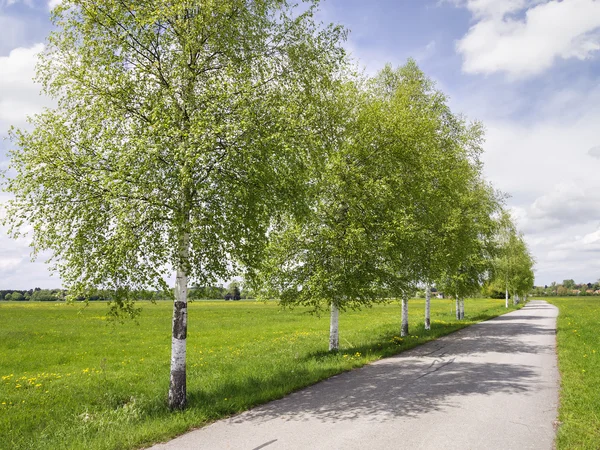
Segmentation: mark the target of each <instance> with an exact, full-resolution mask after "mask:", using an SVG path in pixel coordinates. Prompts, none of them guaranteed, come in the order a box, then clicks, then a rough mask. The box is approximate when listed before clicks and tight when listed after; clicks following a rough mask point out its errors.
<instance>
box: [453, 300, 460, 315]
mask: <svg viewBox="0 0 600 450" xmlns="http://www.w3.org/2000/svg"><path fill="white" fill-rule="evenodd" d="M454 303H455V304H454V309H455V312H456V320H460V303H459V300H458V295H455V296H454Z"/></svg>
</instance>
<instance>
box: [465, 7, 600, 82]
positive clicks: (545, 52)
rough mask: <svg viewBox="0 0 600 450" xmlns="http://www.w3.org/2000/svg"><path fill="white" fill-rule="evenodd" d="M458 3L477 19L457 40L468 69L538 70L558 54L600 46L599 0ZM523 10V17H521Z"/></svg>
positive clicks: (585, 54)
mask: <svg viewBox="0 0 600 450" xmlns="http://www.w3.org/2000/svg"><path fill="white" fill-rule="evenodd" d="M454 3H458V4H459V5H462V6H464V7H466V8H467V9H469V11H471V13H472V14H473V16H474V17H475V19H476V20H477V22H476V23H475V25H473V26H472V27H471V28H470V29H469V31H468V32H467V34H466V35H465V36H464V37H463V38H462V39H461V40H459V41H458V42H457V46H456V48H457V51H458V52H459V53H460V54H461V55H462V57H463V70H464V71H465V72H467V73H481V74H491V73H495V72H504V73H507V74H508V75H510V76H511V77H514V78H519V77H528V76H534V75H538V74H541V73H542V72H544V71H545V70H547V69H549V68H550V67H552V66H553V65H554V63H555V62H556V61H557V60H558V59H571V58H575V59H580V60H583V59H586V58H590V57H592V56H594V55H596V54H597V52H598V50H600V0H562V1H558V0H551V1H548V2H543V3H540V2H539V1H527V0H502V1H497V0H466V1H462V2H456V1H455V2H454ZM527 8H528V9H527ZM523 11H524V17H518V14H516V13H522V12H523Z"/></svg>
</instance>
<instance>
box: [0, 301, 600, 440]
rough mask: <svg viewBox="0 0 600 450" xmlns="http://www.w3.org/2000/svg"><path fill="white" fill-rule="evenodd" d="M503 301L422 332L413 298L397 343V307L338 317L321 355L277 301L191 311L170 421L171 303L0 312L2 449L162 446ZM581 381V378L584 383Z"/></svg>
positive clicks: (437, 319)
mask: <svg viewBox="0 0 600 450" xmlns="http://www.w3.org/2000/svg"><path fill="white" fill-rule="evenodd" d="M569 301H571V300H569ZM503 303H504V301H503V300H487V299H486V300H480V299H467V300H466V305H465V314H466V320H464V321H462V322H460V323H459V322H457V321H456V320H455V319H454V311H453V304H454V302H453V301H452V300H440V299H434V300H432V312H431V318H432V330H431V331H429V332H426V331H425V330H424V327H423V309H424V300H411V301H410V315H411V320H410V332H411V333H410V336H409V337H406V338H400V337H399V329H400V307H399V305H398V304H397V303H391V304H387V305H377V306H375V307H373V308H370V309H366V310H362V311H349V312H345V313H342V314H341V315H340V348H341V349H340V351H339V352H338V353H329V352H327V345H328V331H329V320H328V317H327V316H323V317H320V318H318V317H315V316H313V315H310V314H308V313H307V311H306V310H304V309H300V308H298V309H294V310H282V309H281V308H279V306H277V305H276V304H275V303H260V302H252V301H241V302H224V301H198V302H194V303H192V304H190V307H189V331H188V400H189V406H188V408H187V409H186V410H184V411H180V412H170V411H169V410H168V408H167V402H166V400H167V398H166V397H167V389H168V383H169V358H170V335H171V330H170V327H171V308H172V305H171V303H170V302H157V303H155V304H152V303H147V302H140V305H141V306H142V308H143V310H142V313H141V315H140V317H139V319H138V320H137V322H133V321H130V322H125V323H123V324H120V323H113V322H109V321H107V320H106V318H105V314H106V312H107V306H106V304H105V303H91V304H90V305H89V306H88V307H83V306H82V305H78V304H75V305H70V304H66V303H62V302H46V303H43V302H42V303H37V302H0V448H1V449H49V448H52V449H80V448H86V449H127V448H139V447H142V446H145V445H149V444H151V443H153V442H158V441H161V440H167V439H168V438H170V437H173V436H175V435H177V434H180V433H182V432H184V431H186V430H189V429H191V428H194V427H198V426H201V425H203V424H206V423H208V422H211V421H214V420H216V419H219V418H222V417H225V416H228V415H231V414H235V413H237V412H240V411H243V410H246V409H248V408H250V407H252V406H255V405H257V404H260V403H264V402H266V401H269V400H272V399H276V398H280V397H282V396H284V395H285V394H287V393H289V392H292V391H294V390H297V389H300V388H301V387H304V386H307V385H310V384H313V383H315V382H317V381H319V380H322V379H324V378H327V377H329V376H332V375H334V374H336V373H340V372H343V371H346V370H351V369H353V368H356V367H360V366H362V365H364V364H366V363H368V362H370V361H374V360H377V359H379V358H382V357H385V356H390V355H393V354H396V353H399V352H401V351H403V350H406V349H408V348H412V347H414V346H416V345H419V344H421V343H424V342H426V341H429V340H432V339H435V338H436V337H439V336H441V335H445V334H448V333H451V332H453V331H455V330H458V329H460V328H462V327H465V326H467V325H470V324H473V323H475V322H478V321H482V320H486V319H489V318H491V317H494V316H497V315H499V314H502V313H504V312H506V311H507V310H506V309H505V308H504V306H503ZM512 309H514V307H512V306H511V308H510V309H509V310H508V311H510V310H512ZM585 314H587V313H585V311H584V315H585ZM577 317H578V319H577V321H580V320H584V319H583V316H581V317H580V316H577ZM596 317H597V316H596ZM561 320H562V321H563V322H564V318H562V319H561ZM578 323H579V322H578ZM563 327H564V324H563ZM577 327H579V324H578V325H577ZM578 332H579V333H583V329H582V328H579V331H578ZM576 333H577V332H573V333H572V334H573V336H575V335H576ZM573 336H571V335H569V337H568V339H573ZM568 339H567V341H566V342H567V343H568V342H569V341H568ZM582 339H583V338H582ZM585 339H586V340H587V339H589V340H588V341H587V342H589V343H590V347H589V349H588V348H587V346H586V347H581V346H578V347H577V352H578V353H581V352H582V351H584V348H585V350H586V351H588V350H589V351H588V355H587V360H585V361H584V363H586V364H587V363H590V364H591V361H592V360H594V358H595V361H597V356H598V355H596V354H595V353H594V352H593V348H592V344H591V342H592V340H593V339H595V341H594V342H595V344H594V345H596V347H594V349H596V350H600V347H599V346H598V342H599V341H598V336H595V337H590V336H587V335H586V337H585ZM586 345H587V344H586ZM595 364H598V363H597V362H596V363H595ZM596 368H597V369H598V368H600V367H598V366H597V365H596ZM584 369H586V370H589V371H590V372H591V369H592V367H591V366H587V365H586V366H585V367H584V366H582V369H581V370H584ZM578 370H579V368H578ZM590 376H592V374H590V373H589V372H588V374H586V373H584V372H581V373H580V374H578V377H579V378H581V379H583V380H585V379H586V378H585V377H590ZM597 386H598V385H597V384H596V387H597ZM597 392H598V390H596V393H597ZM596 411H597V409H596ZM596 423H598V422H596Z"/></svg>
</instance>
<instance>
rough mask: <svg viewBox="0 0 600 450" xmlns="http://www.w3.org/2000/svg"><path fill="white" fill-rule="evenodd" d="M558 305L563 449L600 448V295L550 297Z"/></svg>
mask: <svg viewBox="0 0 600 450" xmlns="http://www.w3.org/2000/svg"><path fill="white" fill-rule="evenodd" d="M546 300H547V301H548V302H550V303H552V304H553V305H556V306H557V307H558V308H559V311H560V312H559V316H558V323H557V337H556V339H557V345H558V367H559V370H560V374H561V389H560V407H559V412H558V420H559V422H560V425H559V427H558V432H557V436H556V446H557V448H558V449H559V450H560V449H594V450H597V449H598V448H600V332H599V331H600V326H599V320H600V299H597V298H594V297H570V298H547V299H546Z"/></svg>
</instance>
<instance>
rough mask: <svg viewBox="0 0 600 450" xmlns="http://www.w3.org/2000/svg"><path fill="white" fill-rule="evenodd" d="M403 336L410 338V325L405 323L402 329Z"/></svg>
mask: <svg viewBox="0 0 600 450" xmlns="http://www.w3.org/2000/svg"><path fill="white" fill-rule="evenodd" d="M400 334H402V335H403V336H408V324H407V323H403V324H402V328H401V333H400Z"/></svg>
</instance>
